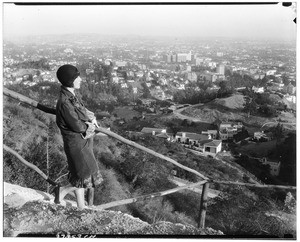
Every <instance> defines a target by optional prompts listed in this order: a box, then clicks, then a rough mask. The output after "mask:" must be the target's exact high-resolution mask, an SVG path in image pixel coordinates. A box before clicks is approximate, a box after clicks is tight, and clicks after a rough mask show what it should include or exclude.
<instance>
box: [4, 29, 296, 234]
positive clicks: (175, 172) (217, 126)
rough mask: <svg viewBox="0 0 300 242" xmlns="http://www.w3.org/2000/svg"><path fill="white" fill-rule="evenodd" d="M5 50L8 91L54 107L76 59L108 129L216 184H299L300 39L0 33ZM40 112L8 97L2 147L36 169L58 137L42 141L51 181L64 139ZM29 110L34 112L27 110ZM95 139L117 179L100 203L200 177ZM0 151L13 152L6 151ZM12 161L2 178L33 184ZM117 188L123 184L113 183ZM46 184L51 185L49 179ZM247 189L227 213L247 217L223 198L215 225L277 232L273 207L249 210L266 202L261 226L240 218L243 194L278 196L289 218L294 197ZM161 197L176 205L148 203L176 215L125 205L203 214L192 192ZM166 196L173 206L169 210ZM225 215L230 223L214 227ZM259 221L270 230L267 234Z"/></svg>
mask: <svg viewBox="0 0 300 242" xmlns="http://www.w3.org/2000/svg"><path fill="white" fill-rule="evenodd" d="M3 54H4V60H3V61H4V67H3V71H4V73H3V76H4V79H3V80H4V88H7V89H10V90H13V91H16V92H18V93H20V94H23V95H25V96H27V97H30V98H32V99H34V100H36V101H38V102H40V103H42V104H44V105H47V106H50V107H55V105H56V100H57V97H58V93H59V90H60V83H59V82H58V80H57V78H56V71H57V69H58V67H59V66H61V65H63V64H67V63H68V64H72V65H75V66H77V68H78V69H79V71H80V76H81V78H82V79H83V83H82V87H81V89H80V95H81V97H82V99H83V101H84V102H85V104H86V106H87V107H88V108H89V109H90V110H93V111H94V112H95V114H96V117H97V119H98V121H99V123H101V125H102V126H104V127H107V128H109V129H110V130H111V131H113V132H116V133H118V134H120V135H122V136H124V137H126V138H128V139H131V140H133V141H135V142H137V143H140V144H142V145H144V146H146V147H148V148H151V149H153V150H155V151H157V152H160V153H163V154H165V155H168V156H170V157H172V158H174V159H176V160H178V161H179V162H180V163H182V164H184V165H186V166H189V167H191V168H192V169H195V170H197V171H199V172H201V173H203V174H205V175H206V176H208V177H210V178H213V179H218V180H222V179H223V180H229V181H241V182H251V183H253V182H254V183H258V184H275V185H293V186H295V185H296V126H295V124H296V43H295V42H282V41H276V40H251V39H230V38H211V39H210V38H183V37H177V38H176V37H172V38H171V37H157V38H156V37H140V36H127V37H126V36H101V35H93V34H90V35H63V36H54V35H51V36H31V37H26V38H25V37H23V38H14V39H8V38H4V51H3ZM39 112H40V111H39V110H31V109H30V107H29V106H26V105H24V104H21V103H18V102H16V101H14V100H13V99H10V98H7V97H5V102H4V143H5V144H7V145H11V146H13V147H14V148H15V149H16V150H18V151H20V152H21V153H22V154H23V155H25V157H27V158H28V159H31V161H34V162H36V164H40V163H39V162H38V161H37V160H38V159H39V158H40V157H43V156H45V155H46V154H45V153H46V152H45V139H43V138H41V137H44V136H45V137H46V133H47V132H48V136H49V132H50V133H51V132H53V137H52V138H51V137H50V138H49V137H48V136H47V137H48V138H49V139H48V138H47V145H48V142H50V148H49V149H50V158H52V161H51V162H52V166H53V169H52V170H51V169H50V170H48V171H49V172H50V175H51V174H52V176H56V175H57V174H60V175H61V174H63V173H62V172H61V170H65V169H66V167H65V164H66V163H65V157H64V154H63V152H62V147H60V148H59V147H58V145H57V144H62V143H61V140H60V139H59V138H58V137H59V136H58V135H57V134H58V129H57V127H56V126H55V119H53V118H50V117H48V116H47V115H46V114H42V113H39ZM31 113H33V115H30V114H31ZM28 114H29V116H31V117H27V116H28ZM33 123H35V124H34V125H37V126H39V127H40V126H41V127H42V126H43V127H44V126H45V127H48V131H40V132H42V133H43V134H42V133H39V134H33V133H32V132H37V130H38V128H36V130H35V131H29V130H27V131H25V129H26V128H29V127H37V126H32V125H33ZM26 125H27V126H26ZM16 127H23V128H24V131H20V130H19V131H17V130H16V129H17V128H16ZM44 129H45V128H44ZM49 130H50V131H49ZM51 130H52V131H51ZM45 132H46V133H45ZM50 136H51V135H50ZM37 137H40V138H37ZM28 139H30V141H29V140H28ZM97 139H99V140H96V141H97V142H98V143H97V144H98V146H99V147H102V149H100V148H99V147H98V148H95V149H96V150H95V152H96V156H97V157H98V158H99V161H100V164H101V167H102V168H103V170H104V171H103V173H104V177H106V178H107V177H110V179H108V180H109V182H111V183H114V186H113V185H111V183H109V184H110V186H109V185H107V187H106V189H107V190H105V192H106V193H105V192H104V193H105V194H107V193H109V190H113V191H115V193H114V194H113V195H112V194H111V191H110V195H109V196H107V200H105V198H103V197H101V198H98V202H99V203H104V202H109V201H110V200H109V199H111V200H116V198H120V196H123V198H125V197H126V196H127V195H128V193H129V194H131V195H132V194H140V193H143V192H147V193H149V192H155V191H157V189H162V188H168V187H172V185H170V184H173V185H174V183H175V184H177V185H178V184H180V183H182V184H186V183H188V182H194V181H195V180H196V177H195V176H194V174H190V173H188V172H186V171H183V170H181V169H179V168H178V167H175V166H171V165H170V166H168V165H166V164H165V163H164V162H163V163H162V161H159V160H158V161H157V160H155V159H153V158H150V156H149V157H146V156H145V155H142V154H140V153H138V152H136V151H134V150H132V148H130V151H129V148H126V146H125V145H122V144H119V143H118V142H116V141H113V140H112V139H110V138H107V137H104V138H103V137H102V138H101V137H98V138H97ZM103 139H105V142H104V141H103ZM27 140H28V142H27V143H26V141H27ZM32 142H34V143H32ZM51 142H52V143H51ZM31 143H32V144H31ZM37 145H38V146H39V147H40V148H38V147H37ZM51 152H52V153H51ZM55 152H56V153H55ZM97 152H98V153H97ZM4 157H5V159H7V160H11V159H12V158H11V157H10V156H8V155H4ZM124 161H126V162H124ZM146 161H147V162H148V163H150V164H148V163H147V162H146ZM55 162H56V163H55ZM58 164H59V165H58ZM136 164H139V165H136ZM14 166H16V165H15V164H12V163H9V162H8V164H7V165H5V167H4V170H6V171H7V174H4V178H5V180H6V181H8V182H14V183H19V184H21V185H22V184H26V185H27V186H30V185H31V186H32V185H36V184H37V183H34V184H33V183H29V182H28V181H26V177H25V176H24V178H22V179H23V180H22V179H21V178H20V177H16V176H15V175H13V174H12V173H13V170H14V169H17V170H18V169H20V170H21V168H20V167H19V168H17V167H14ZM40 166H42V164H40ZM43 166H44V165H43ZM44 167H45V166H44ZM50 168H51V165H50ZM45 169H46V167H45ZM47 169H49V164H48V168H47ZM55 169H57V170H56V171H55ZM108 169H109V170H108ZM116 174H117V175H116ZM27 175H28V174H27ZM112 177H113V178H112ZM116 177H117V178H116ZM121 177H122V178H121ZM164 177H166V178H167V179H163V178H164ZM170 177H171V178H170ZM150 178H151V179H150ZM113 179H114V180H113ZM122 179H123V180H122ZM155 179H156V180H155ZM33 180H35V179H33ZM112 180H113V181H112ZM125 181H126V182H127V183H126V182H125ZM31 182H34V181H31ZM128 182H129V183H128ZM172 182H173V183H172ZM116 183H118V184H119V186H120V187H122V188H120V187H118V188H116V185H115V184H116ZM125 183H126V184H127V185H126V186H125V187H126V189H125V188H124V184H125ZM120 184H122V186H121V185H120ZM128 184H130V185H128ZM39 186H41V189H45V188H44V187H43V186H45V183H43V184H42V183H40V184H39ZM225 187H226V186H225V185H224V186H223V185H220V184H215V185H212V187H211V188H212V189H215V190H216V191H217V192H216V194H219V192H220V191H222V192H224V191H227V192H228V194H235V193H234V192H233V191H232V190H231V193H230V191H229V190H230V189H229V188H228V187H227V188H225ZM118 189H121V190H122V192H120V191H121V190H118ZM228 189H229V190H228ZM231 189H233V188H231ZM239 189H241V188H239ZM243 189H246V188H243ZM125 190H126V191H127V192H128V193H126V192H124V191H125ZM233 190H234V189H233ZM235 191H236V190H235ZM102 192H103V191H102ZM251 192H253V191H251ZM251 192H250V193H251ZM256 192H257V191H256ZM264 192H265V193H264ZM190 193H192V192H190ZM250 193H246V192H244V193H243V196H244V197H236V195H235V196H233V197H234V199H236V200H235V204H236V208H232V207H231V210H230V211H231V213H232V214H234V216H236V218H237V217H239V216H240V219H241V220H238V219H237V220H230V218H231V217H230V216H231V215H232V214H231V215H230V216H229V215H228V211H227V210H228V209H227V208H226V209H225V210H226V211H227V212H224V209H223V208H225V207H226V206H232V204H231V205H230V202H229V201H231V200H230V199H229V197H226V196H225V197H226V199H225V197H223V196H217V197H219V198H216V199H220V201H218V202H215V203H213V202H212V204H210V205H209V206H211V208H208V210H210V209H211V211H219V213H218V214H217V212H211V214H210V215H208V216H209V218H208V224H209V225H210V226H211V227H213V228H215V229H220V230H221V231H223V232H224V231H225V233H229V234H230V233H237V234H238V233H241V234H243V233H244V234H247V233H248V234H249V233H256V234H263V233H267V234H268V233H269V234H271V233H273V232H274V231H273V230H274V229H275V227H276V226H277V225H276V226H275V227H274V224H276V221H275V220H276V216H277V215H276V213H275V212H274V213H273V215H274V214H275V215H274V216H273V215H272V213H267V211H266V210H268V209H269V208H270V207H269V208H267V207H268V206H267V207H265V206H261V207H260V208H257V207H256V208H257V209H258V210H259V211H258V210H255V209H254V210H253V212H251V216H252V215H253V216H254V217H255V216H257V214H256V213H255V211H256V212H261V210H260V209H265V210H264V214H265V216H266V217H265V218H264V219H263V220H262V221H263V222H262V221H260V222H261V223H260V224H258V225H254V224H253V223H252V220H251V219H250V218H251V216H250V215H249V214H248V213H247V216H246V215H245V214H244V215H245V216H243V218H242V215H240V214H241V213H240V212H241V211H239V210H238V209H237V207H239V206H238V204H237V203H239V201H241V202H242V201H243V202H245V199H246V197H247V199H248V201H247V204H248V205H249V207H248V209H250V207H251V206H252V205H253V204H256V203H255V202H256V199H257V197H260V199H262V198H261V197H264V198H265V199H267V200H268V199H274V200H272V201H275V200H276V202H277V203H272V204H273V205H272V206H273V207H272V209H273V210H274V211H275V210H276V211H277V212H278V211H280V212H282V211H284V212H285V213H287V214H289V216H292V215H291V214H293V213H294V210H293V209H294V207H293V206H294V203H293V202H294V197H293V196H295V194H293V195H292V193H291V192H288V193H287V191H273V192H272V191H268V192H266V191H260V192H258V193H259V196H257V197H255V196H254V195H253V196H252V195H251V196H250V195H249V194H250ZM262 193H264V194H262ZM253 194H254V193H253ZM185 195H186V196H192V195H187V194H185ZM193 196H196V195H193ZM197 196H198V195H197ZM199 196H200V195H199ZM241 196H242V195H241ZM249 196H250V197H251V199H250V200H249ZM233 197H232V198H233ZM193 198H194V197H193ZM166 199H169V200H164V201H163V199H162V200H161V201H160V202H157V203H159V205H158V204H154V203H153V204H152V206H153V207H155V206H156V208H157V209H158V210H157V211H160V208H161V211H164V210H168V209H169V210H170V211H169V210H168V211H169V212H170V214H172V216H171V215H170V214H167V212H164V213H163V214H162V215H161V218H159V215H158V214H155V215H154V214H150V212H149V208H150V207H151V205H149V204H148V205H143V206H142V205H141V204H138V205H136V207H134V209H133V207H130V208H128V207H126V206H124V207H125V208H124V209H125V210H124V211H126V212H128V213H131V214H133V215H134V216H138V217H140V218H142V219H144V220H146V221H148V222H149V221H150V222H151V221H152V222H153V221H154V220H155V219H166V220H168V221H172V222H174V221H175V222H176V221H179V222H181V223H185V222H186V223H188V224H195V221H197V218H196V217H195V216H196V215H195V214H197V212H195V211H194V209H191V207H193V206H198V205H195V204H198V203H197V199H196V200H195V199H190V200H189V202H187V204H184V203H186V202H183V201H186V200H185V199H184V198H183V195H182V196H181V195H180V196H179V195H176V196H175V195H172V196H171V195H170V196H169V197H168V198H166ZM239 199H240V200H239ZM96 200H97V199H96ZM267 200H265V201H267ZM165 201H168V202H169V203H168V204H167V205H166V203H165ZM263 201H264V200H263V199H262V200H260V202H262V203H263ZM268 201H269V200H268ZM270 201H271V200H270ZM270 201H269V202H270ZM231 202H233V200H232V201H231ZM251 202H253V204H252V203H251ZM194 203H195V204H194ZM264 204H268V203H267V202H265V203H264ZM275 204H276V205H275ZM154 205H155V206H154ZM147 206H148V207H147ZM164 206H168V208H167V209H166V207H164ZM245 206H246V205H245ZM253 206H254V205H253ZM259 206H260V205H259ZM213 207H214V208H215V209H213ZM217 207H218V209H220V210H218V209H216V208H217ZM262 207H264V208H262ZM275 207H276V208H275ZM147 209H148V210H147ZM251 209H253V208H251ZM146 210H147V211H148V212H146ZM150 210H151V209H150ZM155 210H156V209H155ZM233 210H234V211H233ZM171 211H172V212H171ZM221 211H222V212H221ZM249 211H250V210H249ZM249 211H248V212H249ZM251 211H252V210H251ZM175 212H176V213H177V215H176V216H175ZM239 213H240V214H239ZM208 214H209V212H208ZM266 214H267V215H266ZM270 214H271V215H270ZM248 215H249V216H248ZM214 216H217V217H216V218H215V217H214ZM272 216H273V217H272ZM221 217H222V219H221ZM254 217H253V218H254ZM175 218H176V219H175ZM219 219H221V220H222V221H223V222H221V220H220V222H214V221H216V220H219ZM247 219H249V221H248V220H247ZM270 219H274V221H273V220H272V221H270ZM225 220H226V222H224V221H225ZM227 220H228V221H227ZM229 220H230V221H229ZM242 220H243V222H242V223H239V222H240V221H242ZM246 220H247V221H246ZM250 220H251V222H250ZM235 221H236V223H235ZM238 221H239V222H238ZM286 221H287V220H284V222H282V223H281V225H280V226H281V227H280V228H279V227H278V226H279V225H278V226H277V227H276V229H277V232H276V231H275V232H276V234H277V235H278V236H282V233H292V234H293V228H291V227H290V224H289V225H287V224H288V222H286ZM289 221H290V220H289ZM227 224H231V225H228V226H227ZM241 224H243V226H242V225H241ZM262 226H263V227H264V226H265V227H264V229H262ZM272 226H273V227H272ZM292 227H293V226H292ZM249 231H251V232H249ZM253 231H256V232H253ZM262 231H264V232H262ZM266 231H267V232H266ZM278 231H279V232H278ZM287 231H288V232H287ZM291 231H292V232H291ZM275 232H274V233H275ZM280 233H281V234H280Z"/></svg>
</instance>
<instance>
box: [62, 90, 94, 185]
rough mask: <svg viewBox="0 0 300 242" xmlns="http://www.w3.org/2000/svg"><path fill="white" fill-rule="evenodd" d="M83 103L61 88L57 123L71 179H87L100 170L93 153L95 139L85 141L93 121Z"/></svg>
mask: <svg viewBox="0 0 300 242" xmlns="http://www.w3.org/2000/svg"><path fill="white" fill-rule="evenodd" d="M88 112H89V111H88V110H87V109H86V108H85V107H84V105H83V104H82V101H81V100H80V99H79V98H78V97H75V96H74V95H73V94H72V93H71V92H70V91H68V89H67V88H65V87H64V86H62V87H61V91H60V96H59V99H58V101H57V105H56V123H57V125H58V127H59V128H60V130H61V134H62V137H63V141H64V149H65V152H66V155H67V159H68V165H69V171H70V173H71V177H72V178H71V179H73V180H74V179H75V180H76V179H78V180H80V179H86V178H88V177H90V176H91V175H93V174H96V173H97V171H98V170H99V168H98V165H97V161H96V159H95V156H94V153H93V138H89V139H83V137H82V136H83V135H84V134H85V132H86V130H87V128H88V126H87V124H86V123H85V122H87V121H91V119H90V118H89V116H88Z"/></svg>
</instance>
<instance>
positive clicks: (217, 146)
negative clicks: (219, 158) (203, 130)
mask: <svg viewBox="0 0 300 242" xmlns="http://www.w3.org/2000/svg"><path fill="white" fill-rule="evenodd" d="M199 144H200V147H201V148H202V151H203V154H204V155H207V156H208V155H210V156H213V157H214V156H216V155H217V154H218V153H219V152H220V151H221V150H222V140H203V141H200V142H199Z"/></svg>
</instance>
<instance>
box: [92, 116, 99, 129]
mask: <svg viewBox="0 0 300 242" xmlns="http://www.w3.org/2000/svg"><path fill="white" fill-rule="evenodd" d="M92 124H94V125H95V126H96V127H97V128H100V127H99V125H98V123H97V119H96V118H94V119H93V120H92Z"/></svg>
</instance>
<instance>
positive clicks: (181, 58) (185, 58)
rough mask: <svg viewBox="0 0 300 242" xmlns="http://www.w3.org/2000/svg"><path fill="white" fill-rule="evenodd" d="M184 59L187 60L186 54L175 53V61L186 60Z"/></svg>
mask: <svg viewBox="0 0 300 242" xmlns="http://www.w3.org/2000/svg"><path fill="white" fill-rule="evenodd" d="M186 61H187V54H185V53H178V54H177V62H186Z"/></svg>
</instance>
